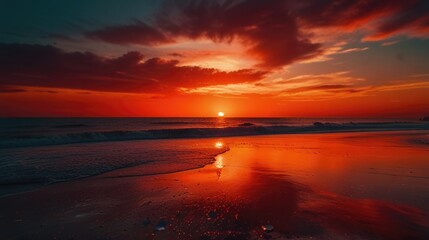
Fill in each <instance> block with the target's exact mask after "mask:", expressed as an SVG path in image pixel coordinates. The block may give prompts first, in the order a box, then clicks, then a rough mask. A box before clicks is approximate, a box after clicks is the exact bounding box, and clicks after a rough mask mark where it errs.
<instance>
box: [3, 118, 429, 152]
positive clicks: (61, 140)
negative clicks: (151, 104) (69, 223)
mask: <svg viewBox="0 0 429 240" xmlns="http://www.w3.org/2000/svg"><path fill="white" fill-rule="evenodd" d="M386 130H429V124H428V123H421V122H420V123H416V122H382V123H380V122H366V123H354V122H350V123H321V122H315V123H314V124H313V125H307V126H256V125H250V124H246V125H242V126H236V127H225V128H182V129H152V130H141V131H100V132H80V133H62V134H54V135H40V136H27V137H15V138H3V139H0V148H14V147H30V146H44V145H61V144H70V143H87V142H104V141H125V140H144V139H177V138H205V137H231V136H249V135H269V134H288V133H322V132H325V133H326V132H347V131H386Z"/></svg>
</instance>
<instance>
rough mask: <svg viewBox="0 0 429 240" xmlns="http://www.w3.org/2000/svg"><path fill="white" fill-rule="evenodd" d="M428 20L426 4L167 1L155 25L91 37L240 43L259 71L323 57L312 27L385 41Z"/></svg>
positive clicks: (421, 28)
mask: <svg viewBox="0 0 429 240" xmlns="http://www.w3.org/2000/svg"><path fill="white" fill-rule="evenodd" d="M428 16H429V2H428V1H426V0H410V1H403V0H338V1H330V0H313V1H292V0H266V1H260V0H237V1H234V0H231V1H218V0H181V1H176V0H166V1H164V2H163V4H162V6H161V7H160V9H159V12H158V13H156V14H155V16H154V18H153V21H152V23H151V24H147V23H144V22H136V23H133V24H130V25H122V26H111V27H105V28H102V29H100V30H96V31H92V32H87V33H86V36H87V37H89V38H92V39H95V40H102V41H106V42H110V43H116V44H130V43H135V44H144V45H156V44H164V43H169V42H172V41H174V40H177V39H178V38H180V37H185V38H190V39H198V38H208V39H211V40H213V41H214V42H231V41H240V42H241V43H242V44H243V45H245V46H247V53H248V54H250V55H251V56H252V57H253V58H255V59H258V60H259V61H260V64H259V66H260V67H266V68H277V67H282V66H284V65H288V64H291V63H293V62H295V61H299V60H305V59H310V58H313V57H316V56H318V55H320V54H323V49H322V43H319V42H317V41H316V40H315V38H314V35H311V34H310V33H311V29H314V28H320V27H322V28H323V27H327V28H334V29H337V30H339V31H343V30H347V31H353V30H356V29H359V28H365V30H366V32H367V33H366V36H364V38H365V39H366V40H382V39H385V38H388V37H390V36H392V35H394V34H397V33H403V34H409V35H427V34H428V32H429V17H428ZM369 23H371V24H370V25H368V24H369ZM369 26H370V28H369Z"/></svg>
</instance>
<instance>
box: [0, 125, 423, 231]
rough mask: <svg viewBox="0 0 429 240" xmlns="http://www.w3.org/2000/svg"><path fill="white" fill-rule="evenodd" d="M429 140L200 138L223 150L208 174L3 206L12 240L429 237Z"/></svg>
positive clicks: (111, 180) (55, 192)
mask: <svg viewBox="0 0 429 240" xmlns="http://www.w3.org/2000/svg"><path fill="white" fill-rule="evenodd" d="M428 136H429V131H401V132H399V131H398V132H372V133H362V132H360V133H330V134H327V133H324V134H296V135H271V136H247V137H232V138H223V139H216V138H209V139H198V142H200V143H201V144H202V145H204V146H212V147H213V149H215V150H216V149H217V150H216V151H220V152H221V154H219V155H217V156H216V157H215V160H214V162H213V163H212V164H208V165H206V166H204V167H202V168H197V169H191V170H185V171H179V172H173V173H165V174H162V172H163V171H160V174H145V164H143V165H138V166H134V167H129V168H121V169H119V170H115V171H110V172H107V173H104V174H102V175H98V176H94V177H89V178H85V179H80V180H74V181H70V182H64V183H56V184H53V185H49V186H46V187H43V188H39V189H35V190H33V191H29V192H22V193H17V194H14V195H8V196H3V197H1V198H0V225H1V226H2V227H1V228H2V230H1V231H2V239H55V238H56V239H260V238H262V239H264V238H266V239H268V238H271V239H429V216H428V213H429V206H428V205H427V203H428V202H429V145H428V144H427V143H428V141H427V139H428ZM159 141H161V142H163V144H164V145H163V146H164V147H165V146H171V148H174V146H176V145H178V144H179V145H180V144H181V143H183V142H184V141H189V140H159ZM148 142H150V141H148V140H142V141H130V142H122V143H120V144H125V145H126V144H135V143H138V144H142V145H144V144H146V143H148ZM111 144H114V143H111ZM148 144H149V143H148ZM152 145H153V147H154V148H156V144H152ZM94 146H96V145H95V144H94ZM197 152H198V151H197ZM188 157H189V156H188ZM205 157H206V156H205ZM169 158H171V159H174V158H175V154H171V156H169ZM181 158H183V156H181V157H180V158H178V159H179V161H180V159H181ZM165 172H170V171H165ZM140 173H142V174H140ZM264 227H265V228H266V231H264V230H263V228H264ZM271 227H273V229H272V230H271V229H270V228H271ZM267 228H268V229H267Z"/></svg>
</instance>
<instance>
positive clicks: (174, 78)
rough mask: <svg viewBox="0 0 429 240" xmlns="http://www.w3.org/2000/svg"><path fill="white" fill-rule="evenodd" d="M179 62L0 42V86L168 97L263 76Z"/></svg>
mask: <svg viewBox="0 0 429 240" xmlns="http://www.w3.org/2000/svg"><path fill="white" fill-rule="evenodd" d="M178 64H179V61H177V60H164V59H160V58H150V59H144V57H143V55H142V54H141V53H139V52H129V53H126V54H124V55H122V56H120V57H117V58H105V57H101V56H99V55H96V54H94V53H91V52H64V51H62V50H61V49H58V48H56V47H53V46H42V45H28V44H0V85H15V86H34V87H52V88H68V89H82V90H92V91H106V92H132V93H163V94H171V93H174V92H176V89H177V88H180V87H186V88H196V87H204V86H210V85H216V84H231V83H243V82H253V81H258V80H260V79H262V78H263V77H264V76H265V74H267V72H263V71H255V70H251V69H242V70H237V71H230V72H226V71H219V70H217V69H211V68H201V67H189V66H179V65H178Z"/></svg>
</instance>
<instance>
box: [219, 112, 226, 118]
mask: <svg viewBox="0 0 429 240" xmlns="http://www.w3.org/2000/svg"><path fill="white" fill-rule="evenodd" d="M217 116H218V117H223V116H225V113H223V112H218V113H217Z"/></svg>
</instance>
